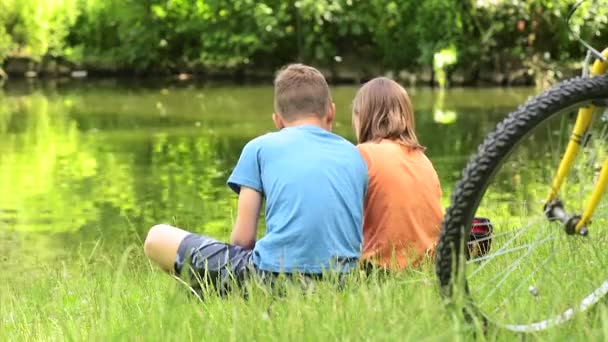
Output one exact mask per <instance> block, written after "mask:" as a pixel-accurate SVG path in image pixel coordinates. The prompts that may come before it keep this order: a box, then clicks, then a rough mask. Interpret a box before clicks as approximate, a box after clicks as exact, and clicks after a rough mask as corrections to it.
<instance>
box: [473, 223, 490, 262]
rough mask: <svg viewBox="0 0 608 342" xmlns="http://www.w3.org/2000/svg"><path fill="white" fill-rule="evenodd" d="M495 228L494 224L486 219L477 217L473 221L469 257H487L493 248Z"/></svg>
mask: <svg viewBox="0 0 608 342" xmlns="http://www.w3.org/2000/svg"><path fill="white" fill-rule="evenodd" d="M493 230H494V227H493V226H492V222H490V220H489V219H487V218H485V217H476V218H474V219H473V224H472V227H471V233H470V234H469V242H468V243H467V246H468V248H469V257H470V258H478V257H481V256H484V255H486V254H487V253H488V252H489V251H490V247H492V231H493Z"/></svg>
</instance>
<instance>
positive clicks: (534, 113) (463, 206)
mask: <svg viewBox="0 0 608 342" xmlns="http://www.w3.org/2000/svg"><path fill="white" fill-rule="evenodd" d="M606 98H608V75H604V76H596V77H587V78H581V77H577V78H573V79H570V80H566V81H563V82H561V83H558V84H556V85H555V86H554V87H552V88H551V89H549V90H547V91H546V92H544V93H542V94H541V95H539V96H537V97H535V98H532V99H531V100H529V101H528V102H527V103H526V104H524V105H521V106H520V107H519V108H518V109H517V110H516V111H514V112H512V113H510V114H509V115H508V116H507V118H505V119H504V120H503V121H502V122H501V123H499V124H498V125H497V127H496V129H495V130H494V131H493V132H492V133H490V134H489V135H488V136H487V137H486V138H485V140H484V141H483V143H482V144H481V145H480V146H479V148H478V151H477V153H476V154H475V155H474V156H473V157H472V158H471V160H470V161H469V162H468V164H467V166H466V167H465V169H464V170H463V174H462V177H461V179H460V180H459V181H458V182H457V184H456V186H455V189H454V192H453V193H452V196H451V205H450V207H449V208H448V209H447V210H446V213H445V217H444V220H443V223H442V229H441V234H440V237H439V242H438V245H437V254H436V270H435V271H436V274H437V276H438V278H439V283H440V285H441V287H442V289H443V290H444V291H443V294H444V295H445V296H448V297H449V296H451V295H452V293H453V291H452V289H453V288H452V287H453V286H454V285H453V284H454V283H455V282H454V280H455V279H456V275H458V273H457V272H458V270H459V269H460V270H462V268H459V267H461V265H462V264H463V260H460V259H461V258H465V257H466V256H465V254H466V250H465V251H464V253H462V252H463V251H462V248H463V247H464V242H463V241H466V240H467V239H468V236H469V233H470V229H471V221H472V219H473V217H474V215H475V212H476V210H477V207H478V206H479V203H480V201H481V199H482V197H483V196H484V193H485V191H486V188H487V187H488V184H489V182H490V180H491V179H492V176H493V175H494V174H495V173H496V172H497V171H498V169H499V168H500V167H501V165H502V163H503V161H505V160H506V159H507V158H508V157H509V155H510V153H511V152H512V151H513V150H514V148H515V147H516V146H517V145H518V143H519V142H521V141H522V140H523V139H524V138H525V137H526V136H527V135H528V134H529V133H530V132H531V131H532V130H533V129H534V128H536V127H538V126H539V125H540V124H542V123H543V122H544V121H545V120H548V119H549V118H551V117H552V116H554V115H556V114H558V113H560V112H562V111H563V110H565V109H568V108H570V107H572V106H574V105H577V104H580V103H584V102H592V103H593V102H596V101H600V102H601V101H604V100H605V99H606ZM602 103H603V102H602ZM549 186H550V184H547V189H548V187H549ZM465 237H466V238H465ZM456 265H458V267H455V266H456ZM463 286H464V287H465V288H466V283H465V284H463Z"/></svg>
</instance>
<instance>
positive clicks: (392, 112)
mask: <svg viewBox="0 0 608 342" xmlns="http://www.w3.org/2000/svg"><path fill="white" fill-rule="evenodd" d="M355 117H356V118H357V119H358V120H359V125H358V126H359V127H358V132H357V139H358V141H359V143H364V142H368V141H375V142H378V141H380V140H382V139H389V140H393V141H396V142H398V143H400V144H402V145H404V146H407V147H410V148H413V149H422V150H424V147H423V146H422V145H420V144H419V143H418V138H416V132H415V128H416V123H415V120H414V109H413V107H412V101H411V100H410V97H409V96H408V95H407V92H406V91H405V89H403V87H402V86H400V85H399V84H398V83H397V82H395V81H393V80H391V79H388V78H386V77H377V78H374V79H373V80H371V81H369V82H367V83H365V84H364V85H363V86H362V87H361V89H359V91H358V92H357V95H356V96H355V99H354V100H353V119H355Z"/></svg>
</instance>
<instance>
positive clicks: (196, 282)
mask: <svg viewBox="0 0 608 342" xmlns="http://www.w3.org/2000/svg"><path fill="white" fill-rule="evenodd" d="M252 254H253V250H251V249H245V248H242V247H239V246H235V245H231V244H228V243H224V242H220V241H218V240H215V239H213V238H210V237H207V236H202V235H197V234H190V235H187V236H186V237H185V238H184V239H183V240H182V242H181V243H180V245H179V247H178V249H177V256H176V257H175V263H174V265H173V268H174V270H175V272H176V273H177V274H178V275H182V273H183V274H186V276H187V279H188V281H189V285H190V286H191V287H192V288H193V289H195V290H201V288H203V287H204V286H208V287H207V288H209V289H213V290H216V291H217V292H219V293H220V294H227V293H228V292H229V291H230V290H232V289H234V288H235V285H236V287H240V286H241V285H243V282H244V281H245V280H247V279H251V278H255V279H256V280H258V281H262V282H263V283H265V284H266V285H269V286H270V287H271V288H275V287H277V284H279V285H280V283H281V281H279V280H280V278H281V277H284V278H285V280H288V281H293V280H297V282H298V283H300V285H302V287H303V288H308V287H309V285H310V284H311V283H312V282H314V281H316V280H323V279H325V278H326V277H325V276H324V275H323V274H305V273H302V274H289V273H285V274H278V273H274V272H268V271H263V270H259V269H257V268H256V267H255V265H254V263H253V258H252ZM344 275H346V273H344V274H340V275H339V276H338V278H339V279H338V280H339V282H340V283H341V282H342V278H343V277H342V276H344Z"/></svg>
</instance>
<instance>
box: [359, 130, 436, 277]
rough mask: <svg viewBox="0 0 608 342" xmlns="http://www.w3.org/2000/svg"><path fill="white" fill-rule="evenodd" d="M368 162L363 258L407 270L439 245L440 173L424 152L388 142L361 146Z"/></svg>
mask: <svg viewBox="0 0 608 342" xmlns="http://www.w3.org/2000/svg"><path fill="white" fill-rule="evenodd" d="M358 148H359V151H360V152H361V154H362V155H363V157H364V159H365V160H366V162H367V164H368V174H369V185H368V192H367V196H366V201H365V216H364V223H363V227H364V229H363V240H364V242H365V245H364V247H363V259H365V260H368V261H372V262H373V263H374V264H376V265H378V266H381V267H390V268H398V269H402V268H404V267H407V266H408V265H411V264H412V263H415V262H417V261H418V260H419V259H420V256H421V255H424V254H425V253H426V252H427V251H429V250H431V249H432V248H433V247H434V244H435V242H436V241H437V238H438V236H439V230H440V225H441V219H442V215H443V213H442V209H441V188H440V185H439V179H438V177H437V173H436V172H435V169H434V168H433V165H432V164H431V162H430V161H429V159H428V158H427V157H426V156H425V155H424V152H423V151H422V150H421V149H412V148H409V147H406V146H403V145H402V144H399V143H397V142H395V141H392V140H388V139H383V140H381V141H380V142H367V143H363V144H360V145H359V146H358Z"/></svg>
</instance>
